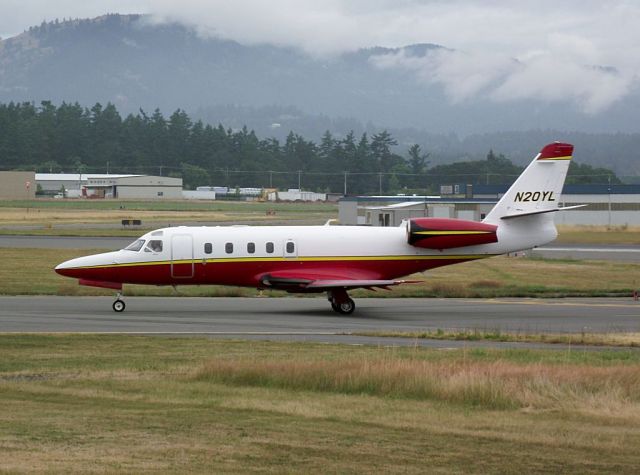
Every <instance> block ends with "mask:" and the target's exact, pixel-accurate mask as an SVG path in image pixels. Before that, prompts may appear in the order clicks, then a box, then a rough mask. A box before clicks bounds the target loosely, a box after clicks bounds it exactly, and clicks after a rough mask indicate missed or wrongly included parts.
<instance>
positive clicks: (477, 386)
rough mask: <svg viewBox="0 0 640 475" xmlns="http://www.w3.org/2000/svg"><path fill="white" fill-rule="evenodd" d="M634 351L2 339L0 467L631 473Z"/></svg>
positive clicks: (638, 402)
mask: <svg viewBox="0 0 640 475" xmlns="http://www.w3.org/2000/svg"><path fill="white" fill-rule="evenodd" d="M639 395H640V353H639V352H637V351H615V352H575V351H574V352H568V351H546V352H542V351H525V350H509V351H498V350H480V349H477V350H470V349H463V350H455V351H448V352H443V351H437V350H425V349H418V348H397V349H382V348H373V347H352V346H349V347H346V346H333V345H313V344H287V343H268V342H233V341H219V340H206V339H170V338H150V337H121V336H118V337H116V336H15V335H0V406H1V407H2V411H0V451H1V453H2V456H1V457H0V471H3V472H20V473H22V472H46V473H52V472H73V473H89V472H91V473H113V472H118V473H121V472H126V473H140V472H144V471H152V470H153V471H160V472H165V473H187V472H188V473H192V472H198V473H202V472H207V473H214V472H215V473H220V472H224V473H373V472H377V473H425V472H428V473H483V474H485V473H550V472H551V473H579V474H589V473H594V474H595V473H621V474H624V473H629V474H631V473H637V468H638V466H640V451H638V447H640V396H639Z"/></svg>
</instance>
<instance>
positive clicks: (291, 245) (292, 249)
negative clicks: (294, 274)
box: [287, 241, 296, 254]
mask: <svg viewBox="0 0 640 475" xmlns="http://www.w3.org/2000/svg"><path fill="white" fill-rule="evenodd" d="M294 252H296V245H295V244H294V243H293V242H291V241H289V242H287V254H293V253H294Z"/></svg>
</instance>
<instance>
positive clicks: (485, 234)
mask: <svg viewBox="0 0 640 475" xmlns="http://www.w3.org/2000/svg"><path fill="white" fill-rule="evenodd" d="M497 229H498V227H497V226H495V225H493V224H485V223H479V222H477V221H467V220H464V219H448V218H414V219H411V220H409V222H408V223H407V240H408V242H409V244H411V245H412V246H416V247H423V248H425V249H451V248H453V247H464V246H476V245H478V244H489V243H492V242H498V236H497V234H496V231H497Z"/></svg>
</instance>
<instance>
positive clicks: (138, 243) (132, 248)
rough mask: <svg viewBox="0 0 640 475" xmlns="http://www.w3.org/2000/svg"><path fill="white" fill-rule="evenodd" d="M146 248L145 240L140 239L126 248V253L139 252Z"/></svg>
mask: <svg viewBox="0 0 640 475" xmlns="http://www.w3.org/2000/svg"><path fill="white" fill-rule="evenodd" d="M142 246H144V239H138V240H137V241H134V242H132V243H131V244H129V245H128V246H127V247H125V248H124V250H125V251H134V252H138V251H139V250H140V249H142Z"/></svg>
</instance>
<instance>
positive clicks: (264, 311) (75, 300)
mask: <svg viewBox="0 0 640 475" xmlns="http://www.w3.org/2000/svg"><path fill="white" fill-rule="evenodd" d="M112 301H113V299H112V298H109V297H0V332H1V333H14V332H18V333H23V332H25V333H30V332H36V333H76V332H77V333H85V332H86V333H127V334H150V335H153V334H160V335H182V336H207V337H211V338H236V339H262V340H287V341H315V342H326V343H348V344H373V345H414V344H417V345H421V346H429V347H437V348H455V347H462V346H480V347H484V346H487V347H552V348H558V347H561V346H559V345H539V344H520V343H494V342H455V341H436V340H413V339H403V338H382V337H363V336H357V335H353V334H352V333H355V332H366V331H421V330H436V329H439V328H441V329H480V330H501V331H514V332H553V333H556V332H569V333H581V332H587V333H594V332H640V302H637V301H633V300H632V299H631V298H628V299H604V298H599V299H544V300H543V299H500V300H494V299H486V300H480V299H478V300H476V299H379V298H363V299H357V301H356V305H357V309H356V313H354V314H353V315H350V316H341V315H338V314H336V313H334V312H333V311H332V310H330V309H329V304H328V302H327V301H326V300H325V299H323V298H182V297H129V298H125V301H126V303H127V309H126V310H125V311H124V312H123V313H115V312H114V311H113V310H112V309H111V303H112Z"/></svg>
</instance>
